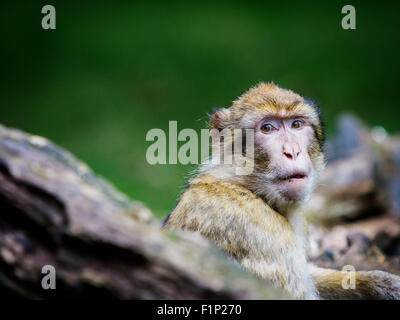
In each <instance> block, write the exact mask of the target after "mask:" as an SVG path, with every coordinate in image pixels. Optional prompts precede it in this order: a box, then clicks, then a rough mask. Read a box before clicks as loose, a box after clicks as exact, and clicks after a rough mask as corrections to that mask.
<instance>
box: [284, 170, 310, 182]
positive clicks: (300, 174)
mask: <svg viewBox="0 0 400 320" xmlns="http://www.w3.org/2000/svg"><path fill="white" fill-rule="evenodd" d="M306 178H307V174H306V173H304V172H294V173H291V174H287V175H283V176H280V177H279V180H281V181H290V180H293V181H299V180H303V179H306Z"/></svg>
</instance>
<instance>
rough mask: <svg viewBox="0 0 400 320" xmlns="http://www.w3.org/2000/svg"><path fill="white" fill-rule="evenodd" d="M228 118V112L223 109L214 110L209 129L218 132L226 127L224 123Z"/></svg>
mask: <svg viewBox="0 0 400 320" xmlns="http://www.w3.org/2000/svg"><path fill="white" fill-rule="evenodd" d="M228 116H229V110H228V109H225V108H220V109H216V110H215V112H214V114H212V115H211V117H210V127H211V129H217V130H219V131H221V130H223V129H224V128H225V127H226V123H227V120H228Z"/></svg>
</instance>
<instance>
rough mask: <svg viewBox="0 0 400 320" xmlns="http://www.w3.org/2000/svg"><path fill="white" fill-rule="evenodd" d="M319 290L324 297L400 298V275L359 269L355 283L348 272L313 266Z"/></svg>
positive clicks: (312, 270)
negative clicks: (352, 282) (352, 283)
mask: <svg viewBox="0 0 400 320" xmlns="http://www.w3.org/2000/svg"><path fill="white" fill-rule="evenodd" d="M311 272H312V276H313V278H314V281H315V285H316V287H317V290H318V292H319V294H320V296H321V298H323V299H371V300H372V299H388V300H389V299H390V300H400V277H399V276H397V275H394V274H391V273H388V272H384V271H358V272H356V273H355V279H354V280H355V282H354V285H353V286H352V285H346V283H347V280H350V284H351V279H350V278H349V276H348V273H347V272H345V273H342V272H341V271H338V270H332V269H323V268H318V267H315V266H312V267H311Z"/></svg>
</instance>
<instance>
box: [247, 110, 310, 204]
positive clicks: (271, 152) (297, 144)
mask: <svg viewBox="0 0 400 320" xmlns="http://www.w3.org/2000/svg"><path fill="white" fill-rule="evenodd" d="M254 142H255V146H256V153H255V161H256V163H257V170H258V173H259V174H262V175H263V178H264V179H265V183H266V185H267V184H268V191H269V194H270V196H275V197H277V198H281V199H283V200H287V201H292V202H297V201H303V200H305V198H306V197H307V195H308V194H309V193H310V192H311V189H312V186H313V184H314V180H315V172H314V168H313V163H312V161H311V157H310V154H309V150H310V148H311V146H312V144H313V142H314V130H313V127H312V123H311V121H310V119H309V118H308V117H306V116H302V115H300V116H297V117H290V116H289V117H280V116H278V115H274V116H271V115H269V116H267V117H263V118H262V119H261V120H260V121H258V122H257V123H256V126H255V128H254ZM257 158H258V159H257Z"/></svg>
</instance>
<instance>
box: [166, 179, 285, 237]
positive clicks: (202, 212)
mask: <svg viewBox="0 0 400 320" xmlns="http://www.w3.org/2000/svg"><path fill="white" fill-rule="evenodd" d="M165 227H167V228H179V229H185V230H189V231H200V232H202V233H205V234H206V233H219V232H220V230H219V229H221V232H224V233H225V234H226V235H229V230H231V229H232V232H235V233H236V234H237V233H238V231H239V230H241V232H242V233H243V234H244V233H246V232H248V231H249V230H250V229H252V228H257V229H259V230H263V231H265V232H268V233H269V232H276V231H278V232H279V231H281V230H284V229H287V228H288V227H289V223H288V221H287V220H286V218H284V217H283V216H282V215H281V214H279V213H278V212H276V211H274V210H273V209H272V208H270V207H269V206H268V205H267V204H266V203H265V202H264V201H263V200H262V199H261V198H260V197H258V196H257V195H255V194H254V193H252V192H251V191H250V190H248V189H247V188H245V187H244V186H242V185H240V184H235V183H231V182H228V181H226V180H222V179H218V178H215V177H213V176H211V175H204V176H200V177H196V178H194V179H192V180H191V181H190V183H189V187H188V189H187V190H186V191H185V192H184V193H183V194H182V196H181V197H180V199H179V201H178V204H177V205H176V207H175V208H174V209H173V210H172V212H171V213H170V214H169V216H168V217H167V219H166V221H165ZM232 236H233V235H232Z"/></svg>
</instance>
